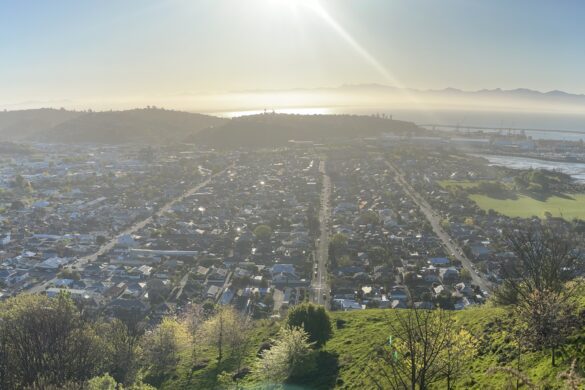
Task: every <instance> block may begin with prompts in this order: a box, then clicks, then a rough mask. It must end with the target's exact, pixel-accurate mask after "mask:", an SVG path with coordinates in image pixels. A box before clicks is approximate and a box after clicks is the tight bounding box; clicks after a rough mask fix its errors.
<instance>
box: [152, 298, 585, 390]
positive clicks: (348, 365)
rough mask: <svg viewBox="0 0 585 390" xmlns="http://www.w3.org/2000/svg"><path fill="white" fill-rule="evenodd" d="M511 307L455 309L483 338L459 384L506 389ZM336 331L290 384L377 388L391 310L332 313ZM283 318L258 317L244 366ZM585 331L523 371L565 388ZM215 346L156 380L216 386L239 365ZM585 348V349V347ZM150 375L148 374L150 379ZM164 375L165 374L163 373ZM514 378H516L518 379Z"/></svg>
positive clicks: (253, 382)
mask: <svg viewBox="0 0 585 390" xmlns="http://www.w3.org/2000/svg"><path fill="white" fill-rule="evenodd" d="M509 314H510V312H509V310H508V309H505V308H496V307H489V306H483V307H475V308H469V309H466V310H462V311H458V312H453V316H454V319H455V321H456V323H457V324H458V325H460V326H462V327H463V328H465V329H467V330H468V331H469V332H470V333H471V334H472V335H474V336H475V337H476V338H477V340H478V341H479V344H478V348H477V354H476V356H475V357H474V358H473V359H472V360H471V361H469V362H467V364H466V371H467V373H466V374H465V375H462V376H461V378H458V379H457V380H456V381H455V383H454V388H456V389H482V390H483V389H502V388H506V385H507V384H508V383H509V381H510V378H511V377H510V376H509V375H508V374H506V373H504V372H496V373H490V374H488V373H487V371H488V369H490V368H492V367H513V368H516V365H517V359H516V348H515V347H514V341H513V337H512V336H511V335H510V333H509V332H508V330H507V329H508V325H509V323H510V320H511V319H510V318H511V317H510V315H509ZM331 317H332V321H333V325H334V326H333V327H334V334H333V338H332V339H331V340H329V341H328V342H327V344H326V345H325V347H324V348H323V349H322V350H321V351H320V352H319V354H318V357H317V365H318V367H317V370H316V372H315V373H313V374H310V375H307V377H305V378H304V379H303V381H302V382H300V383H295V384H294V386H293V385H290V387H289V386H287V387H286V388H290V389H295V390H299V389H332V388H337V389H373V388H376V386H375V385H374V382H373V380H372V374H371V372H368V370H366V369H365V367H366V366H367V363H368V362H370V361H371V360H372V356H373V354H375V350H376V348H377V347H379V346H381V345H384V344H385V343H387V340H388V336H389V326H388V323H389V321H393V311H392V310H375V309H372V310H364V311H352V312H332V313H331ZM278 327H279V323H278V322H275V321H270V320H262V321H259V322H257V324H256V326H255V328H254V331H253V334H252V335H251V337H252V339H253V342H252V347H251V348H250V350H249V352H248V356H247V357H246V358H245V359H244V366H243V367H248V368H252V367H253V365H254V363H255V362H256V361H257V359H258V357H257V352H258V348H259V347H260V345H261V344H262V342H264V341H267V340H269V339H270V338H273V337H274V336H275V334H276V331H277V329H278ZM584 336H585V335H583V334H582V335H581V336H580V337H579V338H576V339H573V340H572V341H570V342H569V343H567V344H566V345H565V348H564V351H563V354H562V355H563V356H561V357H559V358H558V362H557V366H556V367H552V366H551V364H550V352H549V351H540V352H529V351H527V352H523V354H522V358H521V366H520V370H521V371H522V372H523V373H524V374H525V375H527V376H528V377H529V378H530V379H531V380H532V381H534V382H535V383H540V384H546V385H547V386H549V387H547V388H550V389H561V388H563V387H562V383H560V381H559V379H558V375H559V373H561V372H565V371H566V370H567V369H568V368H569V367H570V365H571V360H572V358H573V356H574V355H575V354H576V353H577V354H578V353H579V352H578V351H579V349H580V348H582V347H580V345H582V342H583V341H582V340H583V337H584ZM215 353H216V352H215V351H214V350H212V349H209V348H204V349H201V350H198V352H197V354H196V358H195V361H194V362H193V360H191V359H192V356H193V355H191V351H189V353H187V354H185V355H184V356H182V358H181V362H180V363H179V365H178V366H177V370H176V371H175V372H174V373H171V374H170V375H169V376H168V377H167V378H166V380H165V379H163V380H162V381H161V382H157V383H156V385H157V387H160V388H162V389H202V388H217V385H218V384H217V378H216V376H217V375H218V374H219V373H221V372H222V371H226V372H231V371H234V370H235V367H234V363H233V361H231V359H230V358H229V357H228V358H227V359H225V360H224V361H223V362H222V364H221V366H219V367H218V366H217V363H216V361H215V360H214V357H215ZM581 353H582V352H581ZM148 379H149V378H148V377H147V380H148ZM159 379H162V378H159ZM513 383H515V380H514V381H513ZM241 385H242V388H245V389H256V388H260V387H259V386H260V383H259V381H258V378H257V377H256V376H255V374H254V373H253V372H252V373H250V374H248V375H246V377H245V378H244V379H243V383H241ZM432 388H437V389H443V388H446V383H443V382H438V383H436V384H434V385H433V386H432Z"/></svg>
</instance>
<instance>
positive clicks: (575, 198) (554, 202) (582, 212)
mask: <svg viewBox="0 0 585 390" xmlns="http://www.w3.org/2000/svg"><path fill="white" fill-rule="evenodd" d="M469 198H470V199H472V200H473V201H474V202H475V203H477V205H478V206H479V207H481V208H482V209H484V210H486V211H487V210H489V209H493V210H495V211H497V212H498V213H500V214H503V215H507V216H509V217H521V218H530V217H532V216H537V217H541V218H542V217H544V216H545V213H546V212H549V213H551V214H552V215H553V216H555V217H563V218H564V219H566V220H572V219H573V218H577V219H584V220H585V194H570V195H569V196H568V197H567V198H561V197H558V196H551V197H549V198H548V199H547V200H545V201H540V200H537V199H534V198H531V197H529V196H525V195H518V199H494V198H490V197H489V196H486V195H478V194H472V195H469Z"/></svg>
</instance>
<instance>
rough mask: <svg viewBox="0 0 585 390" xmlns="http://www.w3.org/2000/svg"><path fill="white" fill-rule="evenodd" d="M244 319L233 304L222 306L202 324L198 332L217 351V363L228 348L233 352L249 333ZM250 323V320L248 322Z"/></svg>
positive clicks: (219, 362)
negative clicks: (246, 330) (243, 326)
mask: <svg viewBox="0 0 585 390" xmlns="http://www.w3.org/2000/svg"><path fill="white" fill-rule="evenodd" d="M243 321H248V320H247V319H245V320H244V318H243V317H242V316H240V315H239V314H238V313H237V312H236V310H235V309H234V308H233V307H231V306H220V307H219V308H217V309H216V310H215V313H214V314H213V315H212V316H211V317H210V318H209V319H208V320H207V321H205V322H204V323H203V324H202V325H201V328H200V330H199V332H198V335H199V337H200V338H201V340H203V342H204V343H206V344H208V345H211V346H213V347H214V348H215V349H216V351H217V364H218V366H219V365H220V364H221V361H222V359H223V357H224V354H225V352H226V350H230V351H231V352H232V353H233V352H234V351H235V349H236V348H237V347H238V344H239V343H242V342H243V341H244V338H245V337H247V334H246V333H245V332H243V329H242V327H241V326H242V324H243V323H244V322H243ZM246 324H247V325H248V324H249V322H246Z"/></svg>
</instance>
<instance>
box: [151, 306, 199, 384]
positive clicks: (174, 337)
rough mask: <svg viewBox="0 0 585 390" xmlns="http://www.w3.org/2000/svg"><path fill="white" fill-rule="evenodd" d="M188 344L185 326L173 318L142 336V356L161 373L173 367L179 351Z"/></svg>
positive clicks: (165, 319) (188, 339) (165, 320)
mask: <svg viewBox="0 0 585 390" xmlns="http://www.w3.org/2000/svg"><path fill="white" fill-rule="evenodd" d="M189 344H190V337H189V333H188V332H187V329H186V326H185V325H184V324H183V323H181V322H179V321H177V320H176V319H174V318H168V317H167V318H164V319H163V321H162V322H161V323H160V324H159V325H158V326H157V327H156V328H155V329H154V330H153V331H151V332H150V333H147V334H146V335H145V337H144V338H143V346H142V348H143V349H144V357H145V360H146V362H147V364H148V365H149V366H150V367H151V370H152V371H153V372H155V373H157V374H163V373H165V372H166V371H168V370H171V369H173V368H174V367H175V366H176V364H177V363H178V361H179V353H180V352H181V351H183V350H184V349H185V348H188V347H189Z"/></svg>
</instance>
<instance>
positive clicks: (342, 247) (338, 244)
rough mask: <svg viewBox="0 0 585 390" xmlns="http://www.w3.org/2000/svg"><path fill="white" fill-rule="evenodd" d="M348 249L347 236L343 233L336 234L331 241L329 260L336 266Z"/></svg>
mask: <svg viewBox="0 0 585 390" xmlns="http://www.w3.org/2000/svg"><path fill="white" fill-rule="evenodd" d="M346 251H347V236H346V235H344V234H341V233H337V234H335V235H334V236H333V237H331V240H330V241H329V260H330V261H331V264H332V265H333V266H334V267H336V266H337V261H338V260H339V258H340V257H341V256H342V255H343V254H345V252H346Z"/></svg>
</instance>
